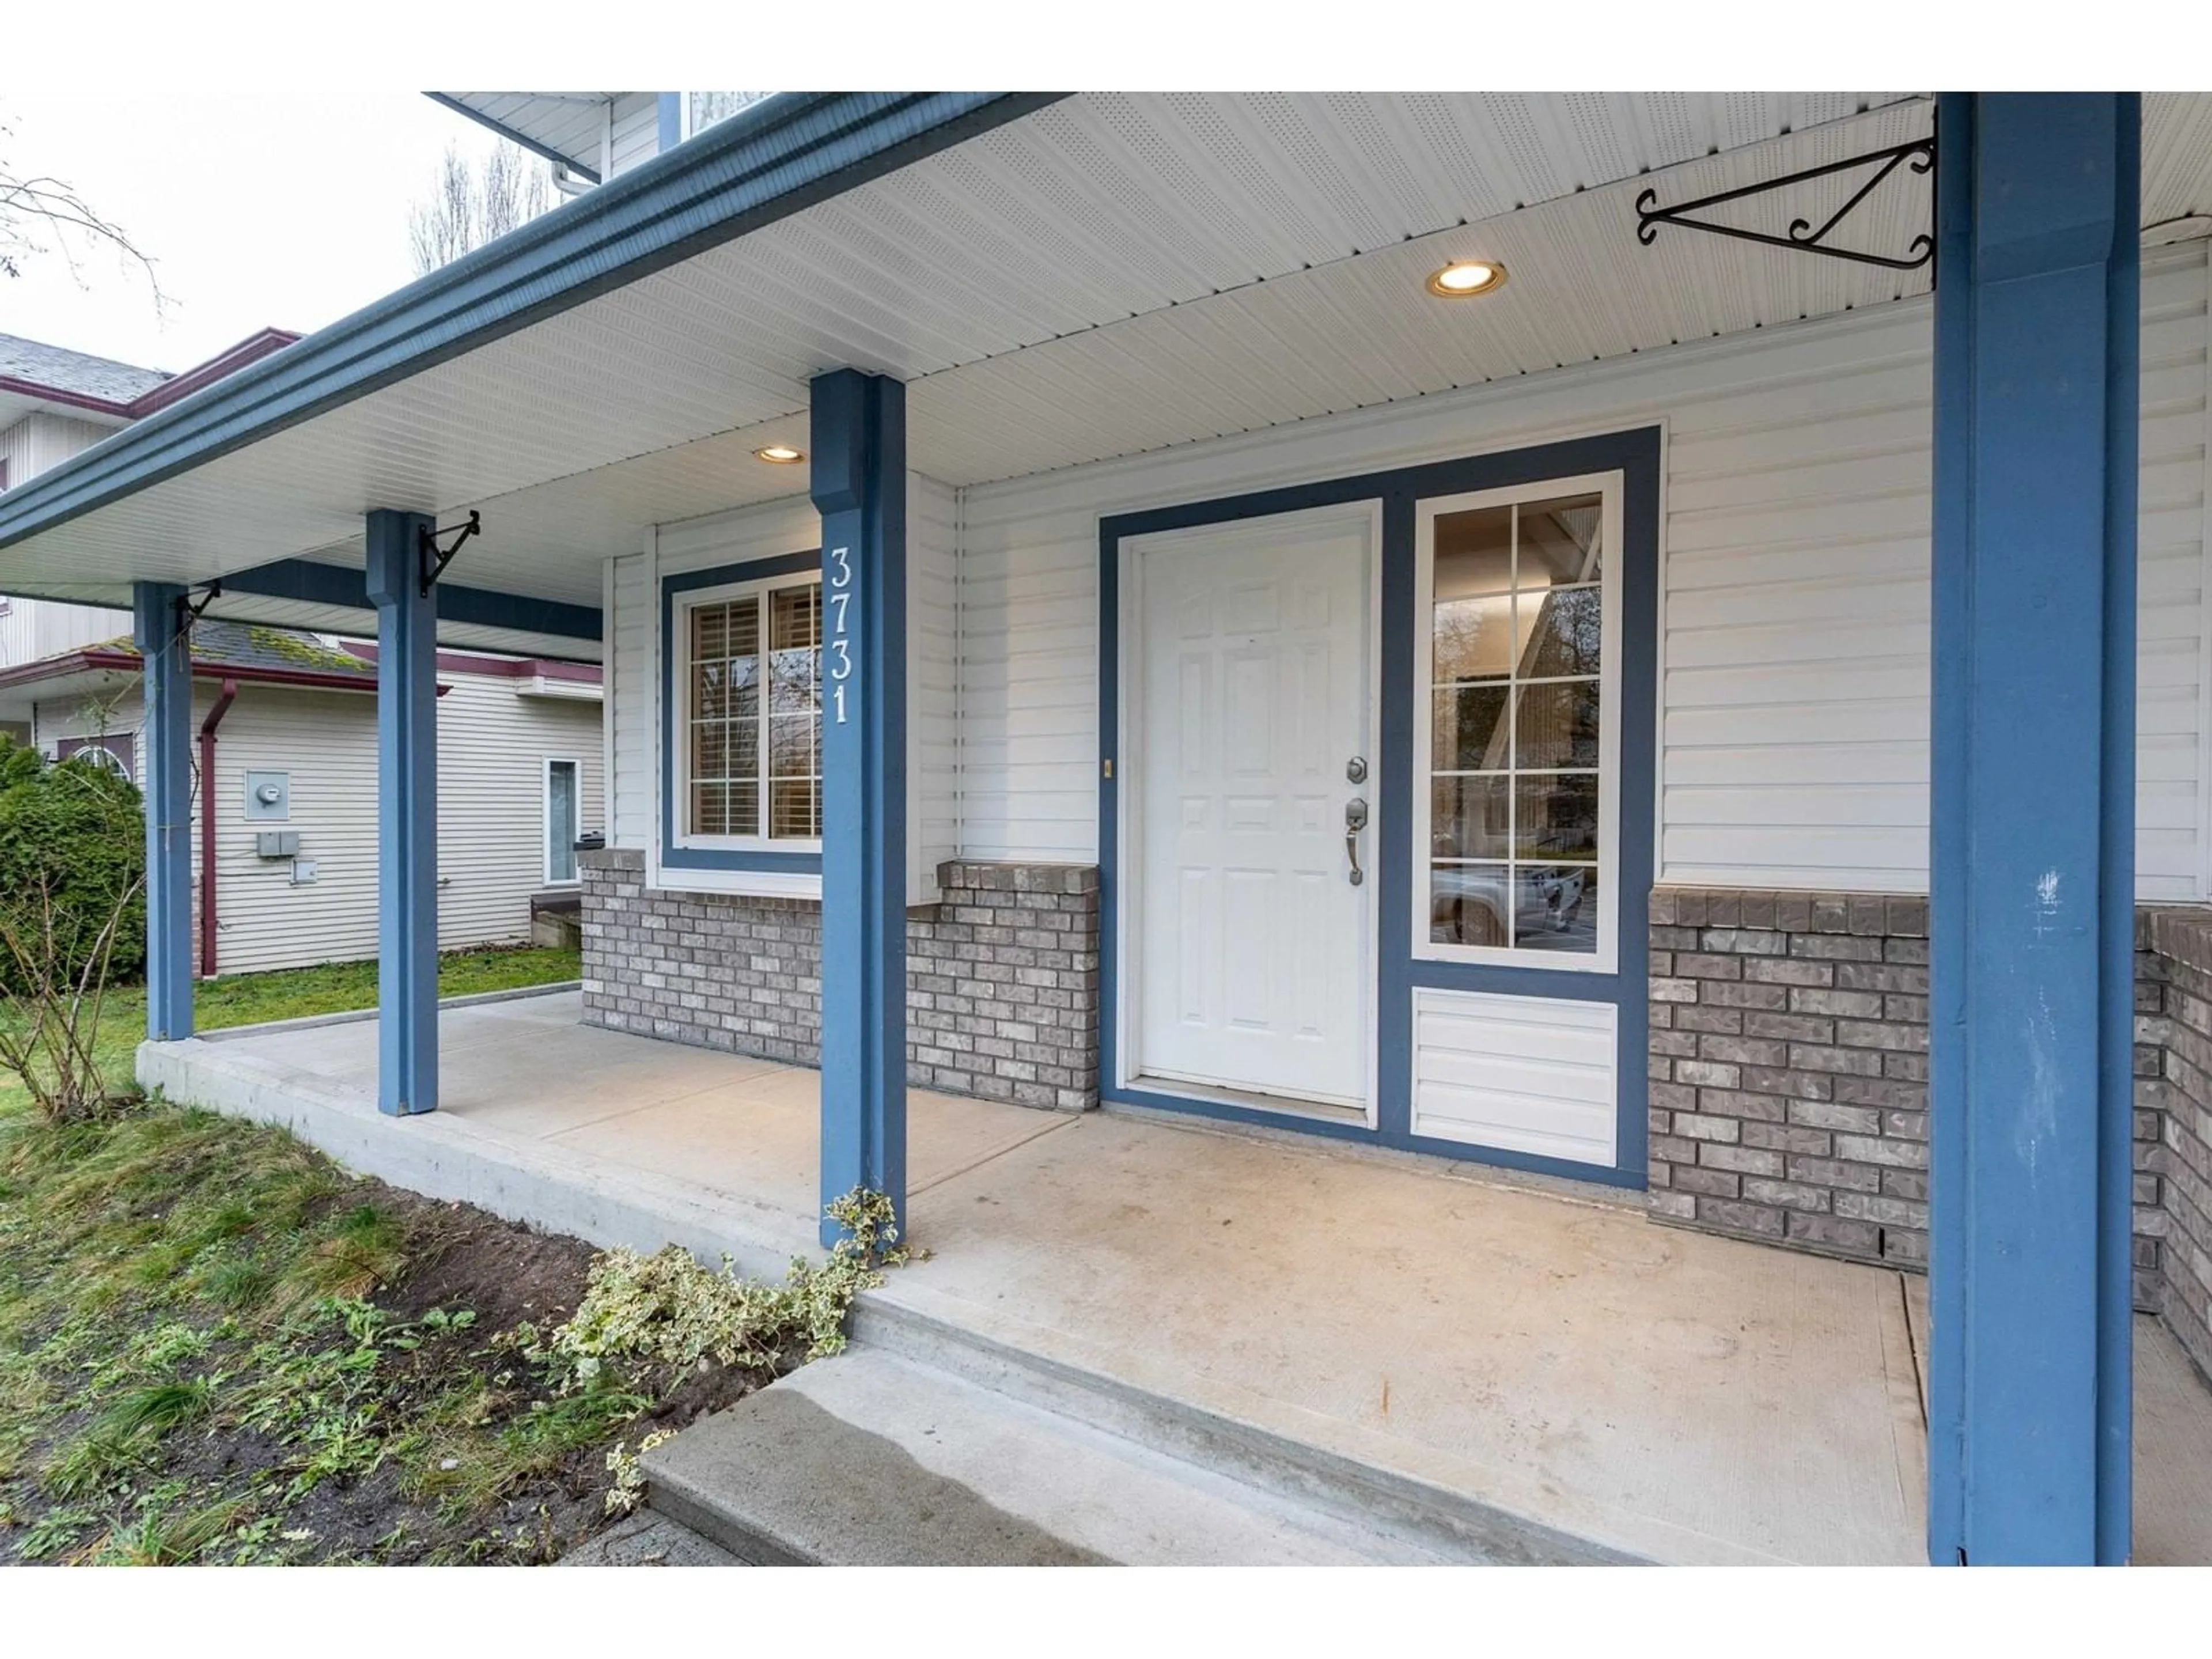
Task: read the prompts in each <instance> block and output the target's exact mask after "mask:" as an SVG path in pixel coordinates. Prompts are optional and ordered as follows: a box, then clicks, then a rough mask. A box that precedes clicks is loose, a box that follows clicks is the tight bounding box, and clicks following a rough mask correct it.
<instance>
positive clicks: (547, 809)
mask: <svg viewBox="0 0 2212 1659" xmlns="http://www.w3.org/2000/svg"><path fill="white" fill-rule="evenodd" d="M556 766H567V767H571V768H573V769H574V771H575V774H576V790H575V795H574V800H575V807H576V834H577V835H578V836H581V835H582V834H583V833H584V763H583V762H582V761H580V760H578V759H576V758H574V757H572V756H568V755H548V756H547V757H545V763H544V766H543V767H542V768H541V769H539V772H538V788H539V792H540V794H541V796H542V798H543V801H544V817H543V822H544V829H543V831H542V833H540V835H539V836H538V853H539V855H540V860H541V863H542V866H543V867H542V868H541V870H540V871H539V874H540V875H541V876H542V877H543V878H544V884H545V885H546V886H548V887H577V886H580V885H582V884H583V879H584V872H583V869H582V867H581V866H578V867H577V870H576V873H575V874H574V875H573V876H566V877H562V876H556V875H555V874H554V873H553V769H554V768H555V767H556Z"/></svg>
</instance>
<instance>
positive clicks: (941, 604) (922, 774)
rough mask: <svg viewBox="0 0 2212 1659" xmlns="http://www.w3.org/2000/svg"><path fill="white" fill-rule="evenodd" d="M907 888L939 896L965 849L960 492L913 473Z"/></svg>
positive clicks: (918, 895)
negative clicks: (950, 866) (951, 862)
mask: <svg viewBox="0 0 2212 1659" xmlns="http://www.w3.org/2000/svg"><path fill="white" fill-rule="evenodd" d="M907 483H908V488H907V498H906V534H907V569H906V613H907V635H906V649H907V706H906V730H907V769H906V775H907V792H908V800H907V812H908V827H907V856H908V870H907V895H908V902H909V903H915V904H927V903H934V902H936V901H937V899H938V898H939V892H938V886H937V866H939V865H940V864H942V863H944V862H945V860H947V859H951V858H955V857H957V856H958V854H959V851H960V793H959V786H960V731H959V706H958V704H959V649H960V647H959V637H958V628H959V599H958V592H957V586H958V576H959V535H960V525H959V517H958V510H959V496H958V495H957V492H955V491H954V490H953V489H951V488H950V487H949V486H947V485H945V484H941V483H938V482H937V480H935V479H934V478H925V477H922V476H921V474H919V473H908V475H907Z"/></svg>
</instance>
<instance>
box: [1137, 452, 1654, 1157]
mask: <svg viewBox="0 0 2212 1659" xmlns="http://www.w3.org/2000/svg"><path fill="white" fill-rule="evenodd" d="M1659 462H1660V433H1659V428H1656V427H1641V428H1635V429H1633V430H1629V431H1623V432H1617V433H1607V434H1605V435H1601V436H1596V437H1589V438H1577V439H1571V440H1569V441H1565V442H1560V443H1551V444H1541V445H1538V446H1535V447H1532V448H1528V449H1516V450H1509V451H1504V452H1501V453H1497V454H1492V455H1477V456H1470V457H1468V458H1467V459H1461V460H1453V461H1438V462H1431V463H1428V464H1426V465H1420V466H1411V467H1402V468H1398V469H1395V470H1393V471H1383V472H1370V473H1364V474H1362V475H1360V476H1358V477H1350V478H1332V479H1328V480H1326V481H1324V482H1321V483H1310V484H1298V485H1293V486H1290V487H1287V488H1284V489H1266V490H1259V491H1255V492H1254V493H1252V494H1249V495H1231V496H1225V497H1222V498H1219V499H1218V500H1214V501H1194V502H1189V503H1187V504H1185V505H1182V506H1178V507H1158V508H1153V509H1150V510H1147V511H1144V512H1139V513H1120V514H1117V515H1115V516H1114V517H1111V518H1106V519H1102V520H1100V521H1099V525H1098V594H1099V600H1098V629H1099V662H1098V668H1099V673H1098V684H1099V698H1098V720H1099V726H1098V752H1099V754H1100V756H1101V757H1103V758H1104V759H1108V760H1115V759H1117V758H1118V757H1117V754H1116V750H1117V749H1118V746H1119V741H1120V738H1119V728H1120V711H1121V543H1122V541H1123V540H1125V539H1126V538H1129V537H1133V536H1147V535H1153V534H1157V533H1158V532H1162V531H1172V530H1189V529H1195V528H1197V527H1199V526H1204V525H1217V524H1231V523H1235V522H1237V520H1243V519H1258V518H1267V517H1272V516H1273V515H1275V514H1277V513H1296V512H1301V511H1304V510H1305V509H1307V508H1310V507H1337V506H1343V505H1347V504H1349V503H1352V502H1355V501H1379V502H1380V503H1381V504H1382V509H1383V571H1382V577H1383V580H1382V592H1383V628H1382V645H1383V648H1382V660H1381V684H1380V686H1379V688H1378V689H1379V692H1380V696H1381V699H1382V708H1381V714H1382V728H1383V748H1382V753H1381V757H1380V759H1381V765H1380V768H1379V778H1378V782H1377V787H1378V788H1379V790H1380V792H1381V808H1380V811H1379V814H1378V816H1379V817H1381V819H1382V821H1383V823H1386V824H1391V825H1406V824H1410V823H1412V822H1413V811H1412V805H1413V684H1412V682H1411V681H1410V679H1409V678H1407V673H1406V672H1405V668H1406V665H1407V664H1409V663H1411V662H1412V661H1413V627H1414V624H1415V620H1416V619H1415V617H1414V593H1413V577H1414V568H1413V567H1414V551H1413V515H1414V506H1415V503H1416V502H1418V501H1423V500H1425V499H1427V498H1429V497H1431V496H1436V495H1462V494H1465V493H1468V492H1470V491H1474V490H1478V489H1504V488H1507V487H1510V486H1513V485H1518V484H1528V483H1542V482H1544V481H1545V480H1547V479H1550V478H1561V477H1576V476H1577V475H1580V474H1583V473H1590V472H1619V473H1620V474H1621V475H1622V483H1623V489H1622V500H1621V520H1622V527H1623V534H1622V542H1623V546H1622V548H1621V552H1620V582H1621V641H1620V655H1621V664H1620V668H1621V672H1620V687H1621V699H1620V701H1621V708H1620V722H1621V725H1620V824H1619V827H1618V829H1617V830H1616V833H1617V834H1618V835H1619V836H1620V868H1619V873H1618V876H1617V880H1618V882H1619V884H1620V895H1619V897H1620V904H1619V913H1620V915H1619V921H1618V923H1617V926H1618V927H1619V929H1620V950H1619V957H1618V963H1617V966H1616V968H1615V970H1614V971H1613V972H1612V973H1610V974H1598V973H1588V974H1584V973H1574V972H1569V971H1562V970H1560V969H1536V968H1525V969H1524V968H1511V967H1498V966H1493V965H1491V964H1488V963H1455V962H1429V961H1421V960H1417V959H1416V958H1415V957H1414V956H1413V921H1412V914H1413V885H1412V883H1413V847H1412V844H1411V842H1410V841H1409V840H1408V839H1407V836H1406V835H1405V834H1404V833H1403V832H1402V831H1399V830H1394V831H1393V832H1392V833H1390V834H1389V835H1386V836H1384V837H1383V845H1382V846H1381V847H1379V848H1376V864H1377V870H1376V903H1377V905H1378V906H1379V907H1380V927H1379V928H1378V930H1377V957H1376V971H1377V975H1378V977H1379V981H1380V983H1379V987H1378V993H1379V994H1378V996H1377V998H1376V1002H1377V1006H1378V1009H1379V1016H1378V1029H1377V1030H1376V1090H1377V1095H1378V1098H1377V1099H1376V1125H1375V1127H1372V1128H1370V1127H1367V1126H1366V1125H1365V1124H1355V1123H1342V1122H1332V1121H1328V1120H1326V1119H1320V1118H1308V1117H1304V1116H1302V1115H1298V1114H1297V1112H1296V1111H1294V1110H1292V1111H1263V1110H1259V1109H1253V1108H1248V1107H1243V1106H1234V1105H1230V1104H1227V1103H1222V1102H1218V1101H1213V1100H1207V1099H1203V1098H1200V1097H1194V1096H1188V1095H1173V1094H1168V1093H1164V1092H1162V1091H1156V1090H1150V1089H1127V1088H1121V1087H1119V1086H1117V1085H1115V1081H1114V1077H1115V1069H1116V1066H1117V1065H1118V1060H1119V1054H1118V1048H1119V1040H1120V1030H1119V1012H1120V1008H1121V1002H1120V951H1121V940H1120V938H1119V933H1118V927H1117V923H1116V910H1117V906H1118V901H1119V897H1120V890H1121V868H1120V858H1121V849H1120V844H1119V842H1120V833H1119V817H1120V799H1121V798H1120V789H1121V785H1120V782H1119V774H1120V773H1121V768H1120V766H1119V765H1116V766H1115V769H1114V771H1115V775H1114V776H1107V777H1102V779H1101V780H1100V782H1099V790H1098V848H1099V913H1100V914H1099V945H1100V950H1099V969H1100V977H1101V981H1102V984H1101V987H1100V988H1101V993H1102V997H1101V1003H1100V1015H1099V1034H1098V1092H1099V1097H1100V1098H1102V1099H1104V1100H1109V1101H1114V1102H1116V1103H1123V1104H1127V1105H1133V1106H1147V1107H1154V1108H1159V1109H1167V1110H1171V1111H1181V1112H1190V1113H1194V1114H1196V1115H1200V1116H1205V1117H1212V1118H1219V1119H1224V1120H1226V1121H1231V1122H1237V1123H1251V1124H1264V1125H1267V1126H1268V1127H1273V1128H1279V1129H1297V1130H1300V1131H1303V1132H1305V1133H1312V1134H1316V1135H1322V1136H1326V1137H1328V1138H1331V1139H1340V1140H1354V1141H1363V1142H1366V1143H1369V1144H1370V1145H1381V1146H1391V1147H1396V1148H1399V1149H1401V1150H1404V1151H1408V1152H1429V1153H1434V1154H1437V1155H1438V1156H1441V1157H1444V1158H1462V1159H1466V1160H1468V1161H1470V1162H1474V1163H1480V1164H1496V1165H1498V1166H1500V1167H1502V1168H1505V1169H1511V1170H1529V1171H1532V1172H1535V1173H1539V1174H1544V1175H1556V1176H1567V1177H1570V1178H1571V1179H1574V1180H1578V1181H1589V1182H1603V1183H1605V1184H1607V1185H1611V1186H1617V1187H1628V1188H1639V1189H1640V1188H1643V1187H1644V1185H1645V1184H1646V1181H1647V1170H1648V1140H1649V1133H1650V1121H1649V1118H1648V1116H1647V1112H1648V1109H1649V1102H1650V1053H1649V1049H1650V1002H1649V998H1650V894H1651V883H1652V876H1653V868H1652V866H1653V834H1652V829H1653V825H1652V820H1651V813H1652V811H1653V807H1652V805H1651V803H1652V801H1653V799H1654V795H1653V778H1654V767H1655V764H1656V756H1655V752H1654V751H1655V750H1656V718H1657V704H1656V699H1657V696H1658V606H1659ZM1416 987H1439V988H1443V989H1450V990H1467V991H1492V992H1497V993H1500V994H1505V995H1515V996H1551V997H1571V998H1577V999H1583V1000H1589V1001H1593V1002H1609V1003H1611V1004H1612V1005H1613V1007H1614V1008H1615V1010H1616V1011H1617V1012H1616V1016H1615V1021H1616V1024H1615V1031H1616V1040H1617V1042H1619V1045H1620V1047H1619V1060H1618V1065H1617V1067H1616V1071H1615V1077H1616V1079H1617V1091H1618V1093H1617V1099H1616V1112H1617V1119H1616V1122H1617V1128H1616V1133H1615V1139H1614V1163H1613V1167H1612V1168H1610V1169H1607V1168H1605V1167H1604V1166H1602V1165H1598V1164H1580V1163H1575V1162H1572V1161H1571V1160H1568V1159H1564V1158H1542V1157H1538V1156H1536V1155H1534V1154H1532V1153H1526V1152H1509V1151H1505V1150H1504V1149H1501V1148H1496V1147H1488V1146H1468V1145H1466V1144H1464V1143H1462V1142H1460V1141H1454V1140H1439V1139H1436V1138H1434V1137H1432V1136H1425V1135H1417V1134H1415V1133H1413V1130H1412V1121H1413V1110H1412V1079H1413V1056H1412V1052H1411V1048H1412V1037H1413V992H1414V989H1415V988H1416Z"/></svg>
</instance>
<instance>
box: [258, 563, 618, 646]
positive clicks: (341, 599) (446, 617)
mask: <svg viewBox="0 0 2212 1659" xmlns="http://www.w3.org/2000/svg"><path fill="white" fill-rule="evenodd" d="M222 586H223V591H224V592H228V593H252V594H255V595H258V596H259V597H260V598H263V599H294V600H297V601H298V602H299V603H301V604H302V605H336V606H339V607H342V608H343V609H345V610H348V611H370V610H374V608H375V607H374V606H373V605H371V604H370V603H369V599H368V573H367V572H365V571H361V570H356V569H353V568H350V567H349V566H346V565H342V564H324V563H322V562H320V561H319V560H315V559H278V560H276V562H274V563H271V564H263V565H256V566H254V567H253V568H252V569H250V570H234V571H233V572H231V574H228V575H227V576H225V577H224V578H223V579H222ZM432 592H433V597H435V599H436V600H437V602H438V620H439V621H441V622H448V623H459V624H460V625H462V626H463V627H466V628H505V629H513V631H514V632H516V633H520V634H544V635H550V636H551V637H553V638H556V639H565V640H602V639H604V638H605V635H606V620H605V617H604V616H603V615H602V614H601V613H600V611H599V607H598V606H596V605H571V604H568V602H567V601H565V600H562V599H532V598H530V597H529V596H527V595H526V594H521V593H501V592H494V591H493V590H492V589H490V588H488V587H467V586H462V585H460V584H459V583H456V582H446V581H441V582H440V583H439V584H438V585H437V586H436V587H435V589H433V590H432Z"/></svg>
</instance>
